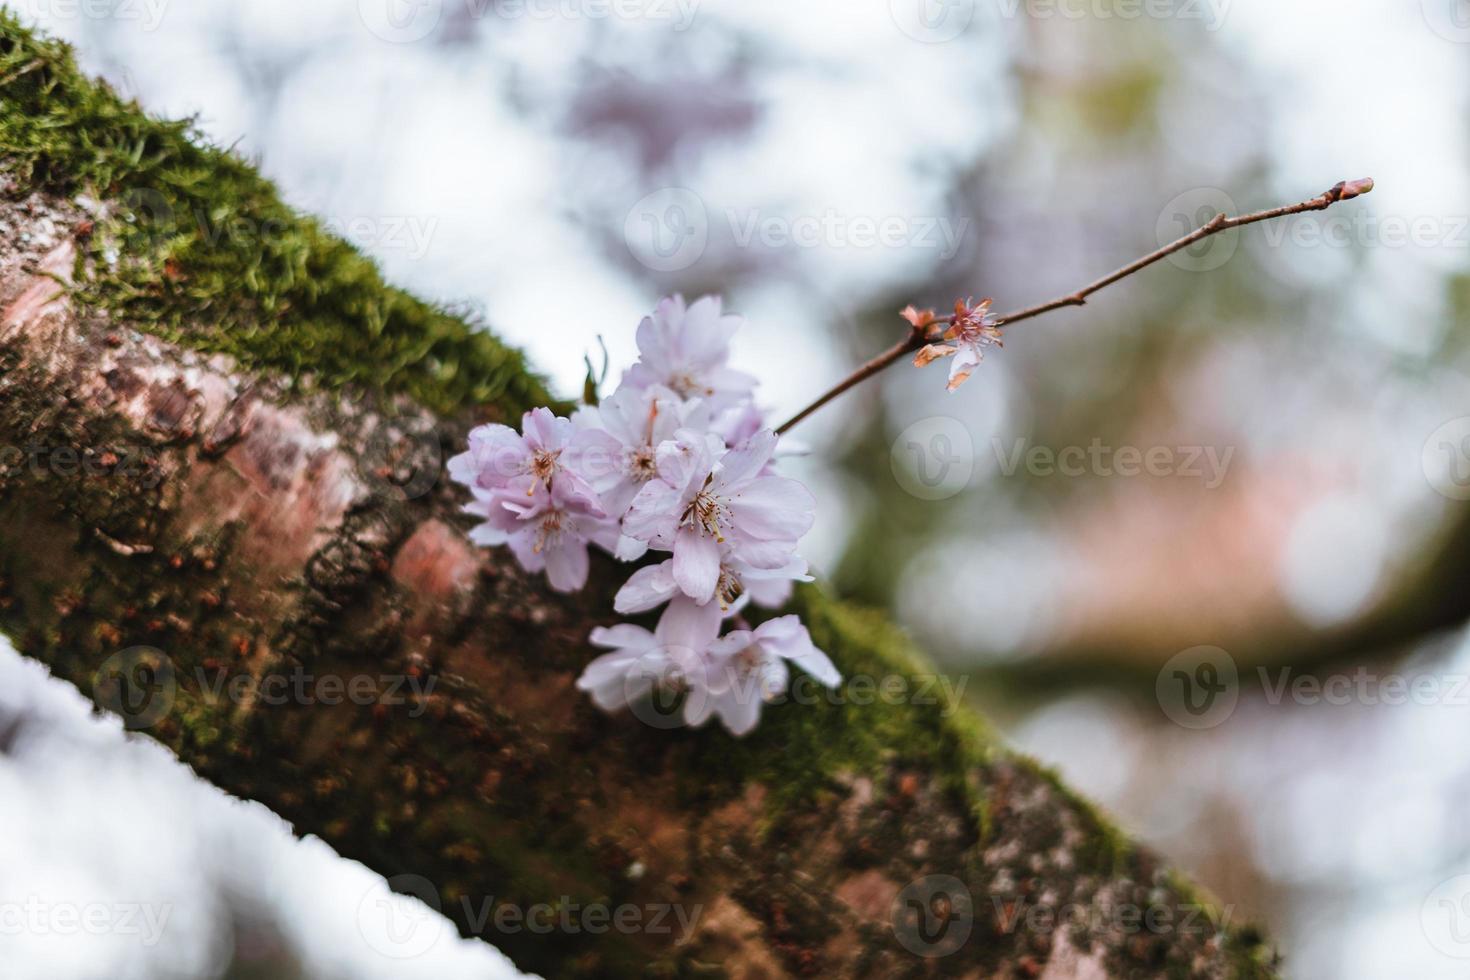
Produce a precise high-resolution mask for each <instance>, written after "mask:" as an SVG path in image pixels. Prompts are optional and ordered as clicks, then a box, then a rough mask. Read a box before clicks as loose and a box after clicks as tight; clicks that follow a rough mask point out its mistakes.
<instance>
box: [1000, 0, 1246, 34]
mask: <svg viewBox="0 0 1470 980" xmlns="http://www.w3.org/2000/svg"><path fill="white" fill-rule="evenodd" d="M1232 2H1233V0H1000V13H1001V16H1002V17H1005V18H1008V19H1010V20H1014V19H1016V18H1017V17H1022V16H1024V17H1026V18H1028V19H1030V20H1069V21H1080V20H1102V21H1108V20H1123V21H1133V20H1145V19H1147V20H1180V21H1199V22H1201V23H1202V24H1203V25H1204V28H1205V30H1207V31H1211V32H1213V31H1218V30H1219V29H1220V28H1221V27H1223V26H1224V25H1225V15H1226V14H1227V13H1229V11H1230V4H1231V3H1232Z"/></svg>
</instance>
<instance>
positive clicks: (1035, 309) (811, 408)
mask: <svg viewBox="0 0 1470 980" xmlns="http://www.w3.org/2000/svg"><path fill="white" fill-rule="evenodd" d="M1372 189H1373V180H1372V178H1371V177H1365V178H1363V179H1361V180H1347V181H1339V182H1338V183H1336V184H1334V185H1333V186H1332V187H1330V188H1328V189H1327V190H1326V191H1324V192H1323V193H1321V194H1319V195H1317V196H1316V197H1314V198H1311V199H1309V200H1306V201H1302V202H1301V203H1299V204H1288V205H1286V206H1284V207H1279V208H1271V209H1269V210H1266V211H1255V212H1252V213H1251V214H1242V215H1239V216H1237V217H1234V218H1232V217H1230V216H1228V215H1226V214H1224V213H1221V214H1217V215H1215V217H1213V218H1211V219H1210V220H1209V221H1207V222H1205V224H1203V225H1201V226H1200V227H1199V228H1197V229H1195V230H1194V231H1192V232H1190V233H1189V234H1187V235H1185V236H1184V237H1183V238H1180V239H1178V240H1176V241H1173V242H1170V243H1169V244H1168V245H1165V246H1163V247H1162V248H1160V249H1158V250H1156V251H1153V252H1150V253H1149V254H1147V255H1145V256H1143V257H1142V258H1140V259H1138V260H1137V261H1134V262H1130V263H1129V264H1127V265H1125V266H1123V267H1122V268H1121V269H1118V270H1116V271H1114V272H1110V273H1109V274H1108V275H1106V276H1103V277H1102V278H1101V279H1098V280H1096V281H1095V282H1092V283H1089V284H1088V285H1086V286H1083V287H1082V288H1081V289H1079V290H1077V291H1076V292H1074V293H1068V294H1067V295H1065V296H1059V297H1057V298H1056V299H1052V300H1048V301H1046V302H1045V303H1040V304H1038V305H1036V306H1028V307H1026V308H1025V309H1022V310H1016V311H1015V312H1014V313H1006V314H1004V315H1002V316H998V317H996V319H995V322H996V324H997V325H998V326H1011V325H1012V324H1015V323H1020V322H1021V321H1022V320H1029V319H1031V318H1032V317H1037V316H1040V315H1041V314H1043V313H1050V312H1051V311H1052V310H1059V309H1062V308H1063V307H1066V306H1083V305H1085V304H1086V303H1087V297H1089V296H1091V295H1092V294H1093V293H1095V292H1097V291H1098V290H1100V289H1103V288H1105V287H1107V286H1111V285H1112V284H1113V283H1115V282H1118V281H1119V280H1120V279H1126V278H1128V277H1129V276H1131V275H1133V274H1134V273H1135V272H1139V271H1141V270H1143V269H1146V268H1148V267H1149V266H1151V265H1153V264H1154V263H1155V262H1158V261H1159V260H1161V259H1165V258H1168V257H1169V256H1170V255H1173V254H1174V253H1175V252H1179V251H1182V250H1183V249H1186V248H1188V247H1189V246H1191V245H1193V244H1194V243H1195V242H1198V241H1202V240H1203V239H1206V238H1209V237H1210V236H1211V235H1218V234H1219V233H1220V232H1222V231H1228V230H1230V229H1231V228H1240V227H1243V226H1245V225H1252V224H1255V223H1256V222H1259V221H1270V220H1271V219H1272V218H1284V217H1286V216H1287V215H1292V214H1301V213H1303V212H1306V211H1325V210H1326V209H1327V208H1330V207H1331V206H1332V205H1334V204H1336V203H1337V202H1338V201H1350V200H1352V199H1353V198H1355V197H1360V196H1362V195H1364V194H1366V193H1368V192H1369V191H1371V190H1372ZM952 320H953V317H952V316H943V317H936V318H934V320H933V321H932V322H934V323H936V324H944V323H949V322H951V321H952ZM927 342H928V338H927V337H926V335H925V333H924V331H922V330H919V329H914V330H911V331H910V332H909V333H908V334H907V335H906V336H905V337H904V339H903V340H902V341H900V342H899V343H897V344H895V345H894V346H893V347H891V348H889V349H888V350H886V351H884V352H883V353H882V354H879V355H878V356H877V357H875V358H873V359H872V360H871V361H868V362H867V363H866V364H864V365H863V366H862V367H860V368H858V369H857V370H856V371H854V372H853V373H852V374H849V375H848V376H847V377H845V378H843V379H842V380H841V381H839V382H838V383H837V384H836V385H835V386H834V387H832V388H831V389H829V390H828V391H827V392H825V393H824V394H822V395H821V397H819V398H818V399H817V400H816V401H814V402H812V403H811V404H810V405H808V406H807V407H806V408H803V409H802V410H801V411H800V412H797V413H796V414H795V415H793V416H792V417H791V418H790V419H787V420H786V422H785V423H783V424H782V425H781V427H780V428H779V429H777V430H776V433H777V434H778V435H780V434H784V433H785V432H787V431H788V430H789V429H791V428H792V427H793V426H795V425H796V424H797V423H798V422H800V421H801V420H802V419H804V418H806V417H807V416H808V415H810V414H812V413H813V412H815V411H816V410H817V409H819V408H821V407H822V406H823V405H825V404H827V403H828V402H829V401H831V400H832V399H834V398H836V397H837V396H838V395H840V394H842V393H843V392H844V391H847V390H848V389H849V388H851V387H853V386H854V385H856V384H858V383H859V382H861V381H865V380H867V379H868V378H871V377H872V376H873V375H875V374H877V373H878V372H880V371H882V370H883V369H884V368H886V367H888V366H889V365H890V364H892V363H894V362H895V361H898V360H900V359H901V358H902V357H903V356H904V355H905V354H909V353H911V352H913V351H916V350H918V349H919V348H920V347H922V346H924V344H925V343H927Z"/></svg>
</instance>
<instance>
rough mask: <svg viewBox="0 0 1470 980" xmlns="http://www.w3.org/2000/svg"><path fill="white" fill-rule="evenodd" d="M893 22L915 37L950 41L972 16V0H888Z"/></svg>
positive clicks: (934, 42)
mask: <svg viewBox="0 0 1470 980" xmlns="http://www.w3.org/2000/svg"><path fill="white" fill-rule="evenodd" d="M888 15H889V16H890V17H892V18H893V23H894V24H895V25H896V26H897V27H898V29H899V30H900V31H903V32H904V33H905V34H907V35H908V36H909V37H911V38H913V39H914V40H915V41H921V42H923V43H924V44H942V43H944V42H945V41H953V40H954V39H955V38H957V37H959V36H960V35H961V34H963V33H965V29H966V28H968V27H969V26H970V22H971V21H972V20H974V19H975V0H888Z"/></svg>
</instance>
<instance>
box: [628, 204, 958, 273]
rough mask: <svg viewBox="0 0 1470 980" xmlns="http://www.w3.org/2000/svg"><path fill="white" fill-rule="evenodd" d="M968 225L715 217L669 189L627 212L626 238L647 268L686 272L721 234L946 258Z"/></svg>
mask: <svg viewBox="0 0 1470 980" xmlns="http://www.w3.org/2000/svg"><path fill="white" fill-rule="evenodd" d="M969 228H970V219H969V218H965V217H961V218H958V219H954V218H950V217H948V216H944V215H902V214H881V215H868V214H843V213H842V212H840V211H838V210H837V209H835V208H828V209H826V210H825V211H821V212H810V213H805V214H771V213H767V212H764V211H762V210H761V209H759V208H744V209H742V208H727V209H726V210H724V211H723V212H721V213H719V214H717V215H712V214H711V212H710V210H709V209H708V208H707V207H706V206H705V203H704V199H703V198H701V197H700V196H699V195H698V194H697V193H695V192H694V191H692V190H690V189H689V188H687V187H665V188H660V189H659V190H656V191H654V192H653V193H651V194H646V195H644V196H643V197H641V198H639V200H638V201H637V202H635V203H634V205H633V206H632V207H631V208H629V209H628V214H627V216H626V217H625V218H624V219H623V238H624V240H625V242H626V243H627V246H628V251H629V252H630V253H631V254H632V256H633V258H634V259H636V260H637V261H638V262H639V263H640V264H641V265H643V266H645V267H646V268H649V269H652V270H653V271H655V272H679V271H682V270H684V269H688V268H690V267H691V266H693V265H694V264H695V263H696V262H698V261H699V260H700V259H701V258H703V257H704V254H705V252H706V250H707V249H708V247H709V243H710V240H711V238H712V237H715V236H718V238H719V240H721V241H728V242H730V244H732V245H733V246H734V247H735V248H738V249H751V248H760V249H765V250H767V251H779V250H783V249H805V248H825V249H833V250H848V249H856V250H859V251H868V250H872V249H879V248H882V249H923V250H928V251H931V252H933V253H934V255H935V257H936V259H937V260H939V261H945V260H948V259H951V258H954V256H955V255H957V254H959V251H960V247H961V245H962V244H963V242H964V238H965V235H966V233H967V232H968V231H969Z"/></svg>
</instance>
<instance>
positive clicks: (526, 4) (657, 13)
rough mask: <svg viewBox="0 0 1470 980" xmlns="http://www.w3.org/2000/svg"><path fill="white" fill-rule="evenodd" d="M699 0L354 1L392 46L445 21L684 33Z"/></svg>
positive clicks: (366, 21)
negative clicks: (633, 26)
mask: <svg viewBox="0 0 1470 980" xmlns="http://www.w3.org/2000/svg"><path fill="white" fill-rule="evenodd" d="M699 3H700V0H358V4H357V12H358V16H359V18H360V19H361V20H362V23H363V26H364V27H366V28H367V29H368V31H369V32H371V33H372V34H373V35H374V36H375V37H378V38H381V39H382V40H384V41H388V42H390V43H393V44H413V43H415V42H417V41H422V40H424V39H425V38H427V37H429V36H430V35H431V34H433V33H434V32H435V30H436V29H438V27H439V25H440V24H441V23H442V22H444V21H445V20H446V18H447V19H453V20H471V21H476V20H481V19H483V18H491V17H493V18H495V19H497V20H534V21H554V20H562V21H568V20H621V21H646V22H652V23H658V24H668V25H669V26H670V28H671V29H672V30H674V31H681V32H682V31H687V30H689V28H690V27H692V26H693V24H694V17H695V15H696V13H697V12H698V10H699Z"/></svg>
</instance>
